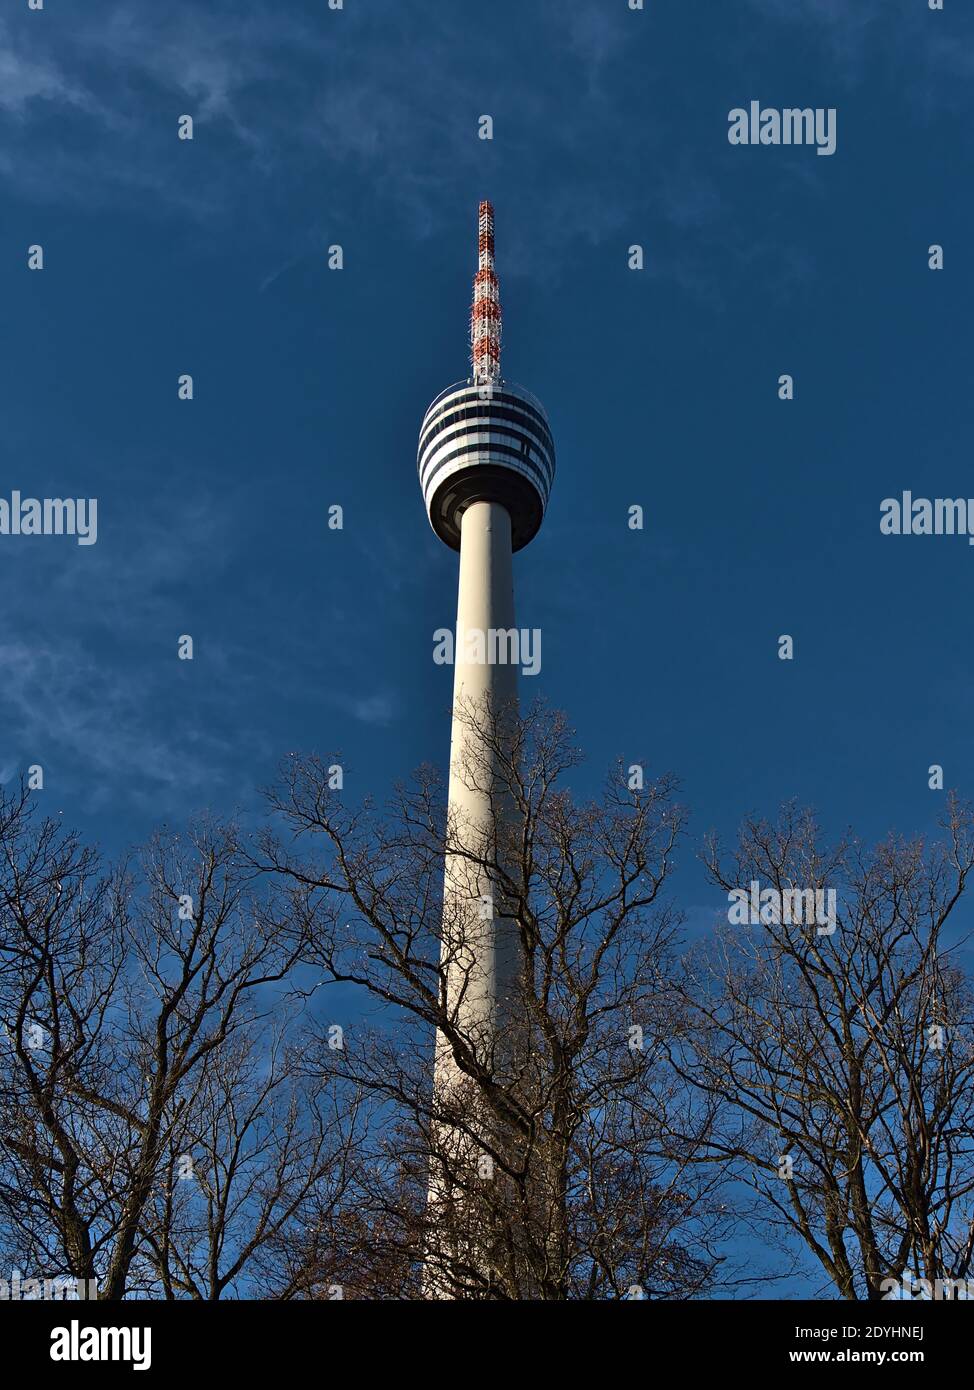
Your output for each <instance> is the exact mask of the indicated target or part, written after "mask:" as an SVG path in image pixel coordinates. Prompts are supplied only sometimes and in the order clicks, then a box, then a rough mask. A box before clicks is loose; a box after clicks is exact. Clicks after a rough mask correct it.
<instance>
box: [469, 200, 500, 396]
mask: <svg viewBox="0 0 974 1390" xmlns="http://www.w3.org/2000/svg"><path fill="white" fill-rule="evenodd" d="M479 220H480V242H479V265H478V269H477V274H476V275H475V276H474V282H473V308H472V309H471V310H470V360H471V362H472V364H473V379H474V381H475V382H478V383H479V382H487V381H497V380H498V378H499V377H500V374H501V296H500V287H499V285H498V283H497V273H496V271H495V270H494V209H493V207H492V205H491V204H490V203H488V202H483V203H481V204H480V219H479Z"/></svg>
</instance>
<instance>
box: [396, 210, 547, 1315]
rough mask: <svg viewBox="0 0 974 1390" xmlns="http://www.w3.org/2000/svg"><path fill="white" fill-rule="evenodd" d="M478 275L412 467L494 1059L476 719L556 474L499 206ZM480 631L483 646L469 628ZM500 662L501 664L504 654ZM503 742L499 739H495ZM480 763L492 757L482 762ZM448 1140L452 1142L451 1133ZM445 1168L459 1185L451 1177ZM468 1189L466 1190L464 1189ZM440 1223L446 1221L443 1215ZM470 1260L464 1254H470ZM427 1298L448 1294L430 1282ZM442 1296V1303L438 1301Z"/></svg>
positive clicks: (450, 886)
mask: <svg viewBox="0 0 974 1390" xmlns="http://www.w3.org/2000/svg"><path fill="white" fill-rule="evenodd" d="M478 230H479V239H478V258H479V260H478V269H477V274H476V277H475V279H474V292H473V307H472V310H471V314H470V360H471V374H470V376H469V377H468V378H467V380H466V381H459V382H456V383H455V384H454V385H453V386H449V387H447V389H446V390H445V391H442V392H440V394H439V395H438V396H437V397H436V398H435V399H434V400H433V402H432V403H431V405H430V407H429V409H428V410H427V412H426V415H425V417H424V419H423V423H422V427H421V429H420V435H419V451H418V457H417V466H418V470H419V481H420V486H421V487H422V491H423V500H424V502H425V504H426V511H427V515H428V516H429V520H430V524H431V526H432V527H433V530H434V531H435V532H436V534H437V535H438V536H439V537H440V539H441V540H442V541H444V542H445V543H446V544H447V545H448V546H450V547H451V548H452V549H453V550H457V551H459V552H460V567H459V568H460V580H459V590H458V597H457V629H456V642H455V646H454V678H453V721H452V729H451V742H450V782H449V804H448V831H447V834H448V843H447V854H446V863H445V871H444V893H443V925H442V945H441V972H442V976H443V979H444V980H445V989H446V1003H447V1009H448V1012H449V1014H450V1016H451V1020H452V1021H454V1022H455V1024H456V1027H457V1030H458V1032H459V1033H460V1034H461V1035H462V1036H463V1037H464V1038H466V1039H467V1040H468V1041H469V1043H470V1046H471V1048H472V1050H473V1052H474V1054H475V1055H476V1056H477V1058H478V1059H479V1060H480V1061H481V1062H482V1063H483V1064H485V1065H486V1066H488V1067H491V1068H493V1067H495V1066H496V1064H497V1047H496V1044H497V1043H498V1041H499V1040H500V1035H501V1034H502V1033H503V1032H504V1027H503V1020H504V1013H505V1008H504V1001H505V998H506V997H508V995H509V993H510V991H511V988H512V985H513V982H514V978H515V972H516V969H517V941H516V938H515V933H514V931H513V929H512V927H511V926H510V925H509V919H508V923H507V924H505V923H504V921H503V918H502V917H499V916H498V908H502V905H501V904H498V903H496V902H495V901H494V899H495V896H496V885H495V883H494V882H493V881H492V878H496V874H495V875H491V873H490V872H489V867H488V866H489V865H490V863H491V861H492V860H493V859H495V858H496V851H495V849H494V848H492V847H493V846H496V841H497V832H498V829H499V827H500V823H501V821H502V820H503V819H504V818H505V815H506V812H505V799H504V796H503V795H502V794H500V793H498V792H497V791H496V789H493V780H494V772H495V770H496V768H497V757H496V756H493V755H492V756H490V757H487V755H486V752H485V748H484V743H483V739H482V737H481V736H480V735H479V733H478V732H477V731H476V730H475V728H474V723H475V722H476V721H475V720H474V722H473V723H472V721H471V715H472V714H473V715H476V716H481V715H486V716H487V717H493V718H497V719H503V716H504V713H505V711H508V710H510V711H514V710H516V702H517V662H516V660H512V659H511V648H510V646H509V645H506V644H505V643H504V642H503V641H501V642H496V641H493V642H492V641H491V634H498V633H509V634H511V635H512V636H513V635H514V631H515V623H514V582H513V567H512V563H511V557H512V555H513V553H514V552H515V551H517V550H521V549H523V547H524V546H526V545H527V544H528V542H529V541H530V540H531V539H532V538H533V537H534V536H535V535H536V534H537V531H538V528H539V527H540V525H541V521H542V518H543V517H544V513H545V508H546V506H547V503H548V496H549V493H550V491H551V485H552V482H553V479H554V473H555V448H554V443H553V441H552V437H551V430H550V428H549V426H548V419H547V416H546V415H545V412H544V408H543V407H542V405H541V403H540V401H538V400H537V399H536V397H534V396H532V395H531V393H530V392H529V391H526V390H524V388H523V387H521V386H515V385H514V384H513V383H512V382H508V381H505V380H504V378H503V377H502V376H501V370H500V342H501V306H500V294H499V290H498V282H497V274H496V271H495V267H494V211H493V208H492V207H491V205H490V203H488V202H482V203H481V204H480V209H479V229H478ZM477 633H479V634H482V639H483V640H482V641H481V643H480V644H479V645H478V643H477V642H476V640H474V641H473V642H470V641H469V640H468V639H469V636H470V634H477ZM505 654H506V655H507V657H508V659H507V660H504V659H500V658H502V657H503V656H504V655H505ZM501 746H503V744H501ZM485 760H486V761H485ZM434 1085H435V1091H436V1094H437V1097H438V1099H439V1101H440V1102H441V1103H443V1104H445V1105H449V1104H451V1097H453V1096H457V1097H460V1096H461V1095H463V1094H465V1092H462V1091H458V1090H457V1088H458V1087H460V1088H462V1087H464V1086H467V1087H468V1086H469V1080H468V1079H467V1078H466V1077H465V1075H464V1073H463V1072H462V1070H461V1068H459V1067H458V1065H457V1063H456V1059H455V1055H454V1050H453V1048H452V1046H451V1045H450V1044H449V1043H448V1041H447V1039H446V1038H445V1037H444V1035H443V1034H440V1035H439V1036H438V1038H437V1049H436V1070H435V1081H434ZM445 1142H447V1144H448V1146H449V1138H448V1137H447V1140H446V1141H445ZM469 1148H470V1140H469V1136H468V1137H467V1138H466V1139H461V1138H460V1136H459V1134H457V1136H456V1144H455V1146H454V1149H453V1152H452V1156H451V1157H450V1158H449V1159H448V1161H443V1162H441V1163H440V1165H439V1174H438V1172H437V1156H436V1154H434V1155H433V1171H431V1174H430V1198H429V1200H430V1216H431V1222H432V1224H433V1226H434V1227H436V1226H438V1225H439V1224H441V1215H440V1214H438V1211H437V1208H438V1206H440V1207H441V1209H442V1212H443V1213H446V1212H447V1211H448V1210H449V1209H450V1189H451V1187H452V1186H453V1183H454V1178H455V1174H456V1171H457V1168H458V1167H459V1168H461V1169H465V1168H467V1166H468V1162H472V1161H473V1160H474V1158H475V1155H474V1153H473V1152H472V1150H471V1151H470V1152H469V1153H468V1152H465V1150H467V1149H469ZM448 1170H452V1172H453V1174H454V1177H451V1176H450V1175H449V1171H448ZM461 1185H463V1184H461ZM442 1224H443V1225H444V1226H445V1225H446V1224H447V1217H446V1215H445V1214H444V1215H442ZM468 1254H469V1251H468ZM427 1284H428V1287H429V1288H430V1289H431V1291H432V1294H433V1296H434V1297H435V1296H444V1295H443V1293H442V1291H441V1289H439V1288H438V1280H437V1278H436V1276H435V1275H434V1276H428V1279H427ZM446 1296H448V1295H446Z"/></svg>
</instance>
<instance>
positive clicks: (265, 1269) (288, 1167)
mask: <svg viewBox="0 0 974 1390" xmlns="http://www.w3.org/2000/svg"><path fill="white" fill-rule="evenodd" d="M302 1055H303V1042H302V1040H301V1038H300V1037H295V1038H292V1039H291V1040H288V1038H287V1037H286V1036H285V1028H284V1027H282V1026H279V1025H275V1026H274V1027H273V1028H271V1029H264V1030H261V1029H257V1028H254V1027H253V1026H250V1027H248V1028H247V1029H246V1031H243V1030H240V1031H238V1032H237V1033H236V1035H235V1037H234V1039H233V1040H232V1041H231V1042H230V1043H228V1044H226V1045H225V1046H224V1047H222V1048H220V1049H219V1050H218V1051H216V1052H215V1053H214V1054H213V1058H212V1060H211V1062H210V1063H209V1065H208V1066H207V1067H205V1068H204V1070H203V1073H202V1079H201V1083H200V1085H199V1086H198V1087H197V1088H196V1091H195V1094H194V1095H193V1097H192V1100H191V1101H190V1104H189V1107H188V1113H186V1114H185V1115H183V1116H181V1123H180V1125H179V1128H178V1133H177V1132H173V1133H171V1134H170V1136H169V1152H168V1156H167V1162H166V1167H165V1173H166V1177H165V1181H164V1182H163V1183H161V1184H160V1185H159V1186H158V1187H157V1189H156V1191H155V1193H154V1197H153V1201H152V1203H151V1206H150V1208H149V1209H148V1210H147V1212H146V1215H145V1218H144V1221H143V1228H144V1232H145V1234H144V1250H145V1253H146V1258H147V1260H148V1261H149V1262H150V1263H151V1265H152V1267H153V1268H154V1270H155V1273H156V1275H157V1277H158V1280H159V1283H160V1284H161V1287H162V1289H163V1291H164V1293H165V1296H166V1297H167V1298H179V1297H190V1298H195V1299H211V1300H212V1299H218V1298H222V1297H225V1296H227V1294H231V1295H233V1296H235V1297H240V1296H249V1297H260V1298H275V1299H287V1298H291V1297H294V1296H295V1295H297V1294H300V1293H307V1292H308V1290H307V1289H305V1288H304V1287H303V1286H302V1271H303V1268H304V1265H303V1262H300V1261H298V1262H296V1261H295V1260H294V1259H293V1258H292V1255H291V1250H292V1248H294V1247H300V1245H301V1244H302V1242H303V1241H304V1239H305V1232H306V1230H308V1229H309V1228H311V1229H319V1228H321V1226H322V1225H325V1226H330V1224H331V1223H332V1222H333V1221H334V1220H336V1219H337V1215H338V1213H339V1212H340V1211H341V1209H342V1203H343V1201H344V1200H345V1199H346V1198H347V1197H348V1195H349V1193H350V1192H351V1190H352V1189H353V1186H354V1181H355V1162H356V1155H355V1149H356V1139H357V1128H356V1126H357V1121H358V1117H359V1114H360V1110H361V1107H360V1106H358V1105H357V1104H356V1103H355V1101H354V1098H352V1100H351V1104H348V1103H347V1102H348V1100H349V1097H348V1095H347V1093H343V1094H342V1096H341V1097H340V1098H339V1096H338V1095H337V1093H335V1092H332V1091H328V1090H325V1091H322V1090H320V1089H319V1087H318V1085H317V1084H311V1083H310V1082H309V1080H308V1076H307V1070H306V1068H304V1067H303V1066H302V1064H301V1063H302Z"/></svg>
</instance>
